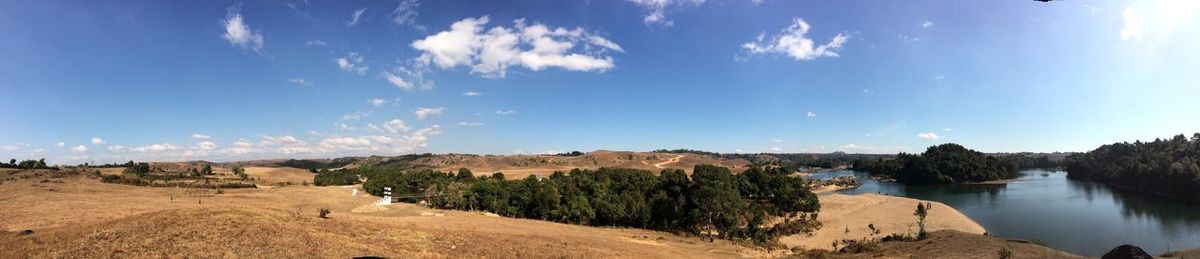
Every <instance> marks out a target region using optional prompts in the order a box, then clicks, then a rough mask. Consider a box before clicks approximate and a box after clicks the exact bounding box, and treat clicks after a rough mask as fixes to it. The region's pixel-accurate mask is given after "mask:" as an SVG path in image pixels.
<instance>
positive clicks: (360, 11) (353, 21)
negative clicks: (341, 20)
mask: <svg viewBox="0 0 1200 259" xmlns="http://www.w3.org/2000/svg"><path fill="white" fill-rule="evenodd" d="M366 11H367V8H363V9H358V10H354V14H351V15H350V20H349V21H346V27H354V25H355V24H358V18H359V17H362V15H363V13H364V12H366Z"/></svg>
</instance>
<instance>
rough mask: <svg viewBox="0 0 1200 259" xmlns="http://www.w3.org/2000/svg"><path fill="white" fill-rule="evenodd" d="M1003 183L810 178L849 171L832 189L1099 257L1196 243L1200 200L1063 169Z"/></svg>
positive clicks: (1159, 251)
mask: <svg viewBox="0 0 1200 259" xmlns="http://www.w3.org/2000/svg"><path fill="white" fill-rule="evenodd" d="M1021 173H1022V176H1021V177H1020V178H1018V181H1016V182H1013V183H1009V184H1007V185H945V186H927V185H904V184H900V183H895V182H880V181H875V180H871V179H870V177H867V176H866V174H864V173H860V172H855V171H850V170H839V171H826V172H821V173H817V174H814V175H812V176H811V177H813V178H830V177H834V176H844V175H856V176H859V177H858V178H859V180H860V181H861V182H863V185H862V186H860V187H859V188H857V189H852V190H845V191H841V192H839V193H843V194H860V193H884V194H890V195H896V196H904V197H911V198H917V199H924V200H933V201H939V202H942V203H945V204H946V205H950V206H951V207H954V208H955V209H958V210H959V211H961V212H962V213H963V214H966V215H967V216H968V217H971V219H973V220H975V221H976V222H979V224H980V225H983V227H984V228H986V229H987V231H988V233H990V234H991V235H994V236H1001V237H1014V238H1021V239H1028V240H1036V241H1038V242H1041V243H1044V244H1046V245H1048V246H1050V247H1053V248H1055V249H1059V250H1063V251H1067V252H1071V253H1074V254H1078V255H1084V256H1100V255H1103V254H1104V253H1105V252H1108V250H1109V249H1112V248H1113V247H1116V246H1118V245H1122V244H1135V245H1138V246H1141V247H1142V249H1145V250H1146V252H1149V253H1150V254H1152V255H1159V254H1162V253H1164V252H1167V251H1168V249H1169V250H1183V249H1189V248H1196V247H1200V205H1195V204H1188V203H1182V202H1175V201H1169V200H1164V199H1159V198H1154V197H1149V196H1144V195H1140V194H1137V193H1130V192H1127V191H1121V190H1116V189H1112V188H1109V187H1108V186H1105V185H1103V184H1099V183H1094V182H1087V181H1076V180H1071V179H1067V177H1066V176H1067V174H1066V173H1064V172H1051V171H1043V170H1026V171H1022V172H1021Z"/></svg>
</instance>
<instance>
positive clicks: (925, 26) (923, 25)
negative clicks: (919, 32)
mask: <svg viewBox="0 0 1200 259" xmlns="http://www.w3.org/2000/svg"><path fill="white" fill-rule="evenodd" d="M929 27H933V22H932V21H929V20H925V22H923V23H921V28H929Z"/></svg>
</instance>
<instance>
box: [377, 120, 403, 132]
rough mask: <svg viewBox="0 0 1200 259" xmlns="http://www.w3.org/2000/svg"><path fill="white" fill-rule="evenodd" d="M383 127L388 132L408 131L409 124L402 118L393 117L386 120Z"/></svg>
mask: <svg viewBox="0 0 1200 259" xmlns="http://www.w3.org/2000/svg"><path fill="white" fill-rule="evenodd" d="M383 128H384V129H386V130H387V132H388V133H400V132H408V125H405V124H404V121H402V120H400V119H393V120H390V121H386V122H384V123H383Z"/></svg>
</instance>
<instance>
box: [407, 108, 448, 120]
mask: <svg viewBox="0 0 1200 259" xmlns="http://www.w3.org/2000/svg"><path fill="white" fill-rule="evenodd" d="M444 109H445V108H440V107H439V108H425V107H417V110H416V111H413V114H415V115H417V119H419V120H423V119H425V117H426V116H430V115H442V110H444Z"/></svg>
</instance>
